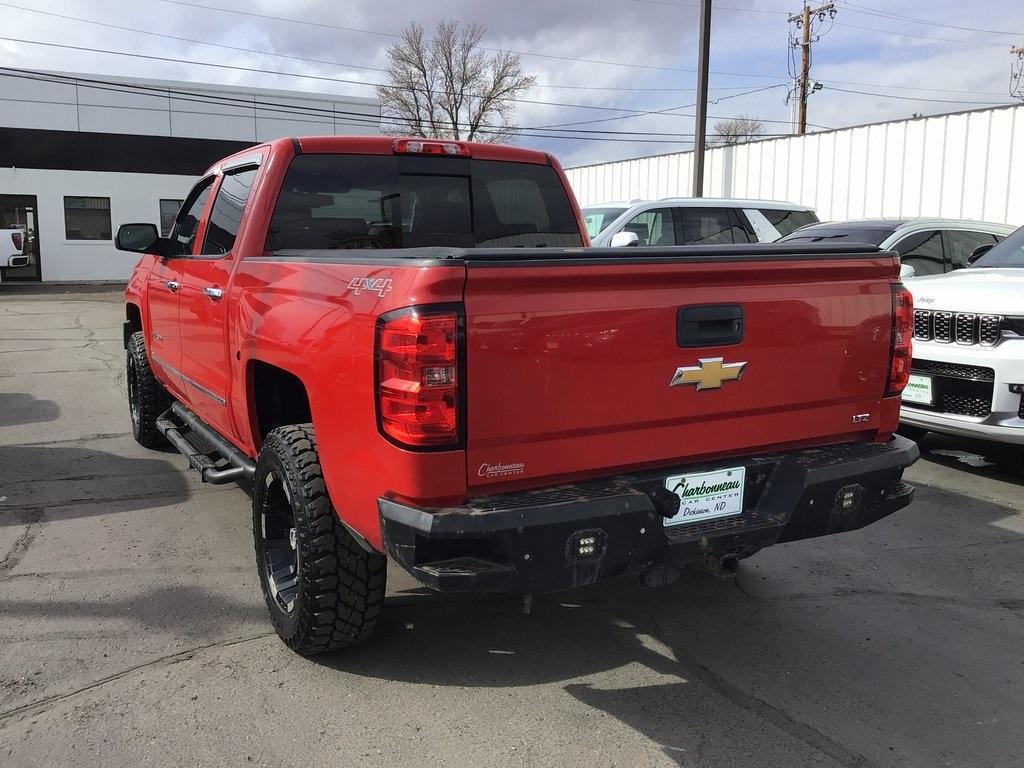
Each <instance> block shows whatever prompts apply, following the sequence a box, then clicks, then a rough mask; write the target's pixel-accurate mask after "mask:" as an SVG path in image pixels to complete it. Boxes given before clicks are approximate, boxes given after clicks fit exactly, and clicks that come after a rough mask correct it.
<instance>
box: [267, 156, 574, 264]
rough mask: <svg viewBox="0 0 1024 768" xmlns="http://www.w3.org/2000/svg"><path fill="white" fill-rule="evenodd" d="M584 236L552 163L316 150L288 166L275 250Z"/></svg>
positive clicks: (554, 240) (539, 243)
mask: <svg viewBox="0 0 1024 768" xmlns="http://www.w3.org/2000/svg"><path fill="white" fill-rule="evenodd" d="M582 245H583V238H582V236H581V234H580V229H579V225H578V223H577V220H576V217H575V214H574V213H573V209H572V205H571V203H570V201H569V198H568V196H567V194H566V192H565V189H564V188H563V186H562V183H561V180H560V179H559V177H558V174H557V173H556V172H555V170H554V168H552V167H551V166H549V165H539V164H532V163H516V162H505V161H498V160H474V159H471V158H457V157H415V156H401V155H397V156H391V155H334V154H307V155H299V156H298V157H296V158H294V159H293V160H292V163H291V166H290V167H289V169H288V172H287V174H286V175H285V180H284V184H283V185H282V187H281V192H280V196H279V197H278V201H277V206H276V207H275V209H274V214H273V216H272V218H271V222H270V228H269V230H268V232H267V241H266V250H267V251H268V252H271V253H273V252H276V251H282V250H294V249H310V250H320V249H349V248H369V249H375V248H415V247H423V246H452V247H460V248H474V247H492V248H504V247H529V248H538V247H558V248H565V247H579V246H582Z"/></svg>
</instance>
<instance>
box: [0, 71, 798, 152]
mask: <svg viewBox="0 0 1024 768" xmlns="http://www.w3.org/2000/svg"><path fill="white" fill-rule="evenodd" d="M0 73H3V75H4V76H7V77H13V78H19V79H24V80H34V81H38V82H60V83H67V84H69V85H70V84H74V85H79V86H80V87H84V88H86V89H88V90H99V91H111V92H114V93H130V94H137V95H140V94H141V95H149V96H152V95H160V96H168V95H173V96H174V98H175V99H177V100H178V101H188V102H195V103H199V104H211V105H224V106H229V107H233V108H238V107H249V108H259V109H260V110H262V111H264V112H272V113H284V114H290V115H294V114H296V113H298V114H300V115H302V116H303V118H302V119H303V120H308V121H310V122H318V123H323V124H330V123H331V122H332V121H331V120H318V119H316V118H318V117H324V116H331V117H332V118H335V119H337V117H338V116H339V115H340V116H342V121H343V122H346V124H349V125H374V126H379V125H380V124H381V123H384V124H389V125H397V126H403V125H405V121H403V120H401V119H399V118H388V117H377V116H374V115H367V114H365V113H360V112H349V111H345V110H338V109H333V108H328V107H316V106H307V105H291V104H282V103H280V102H273V101H265V100H261V99H257V98H255V97H253V98H251V99H248V98H239V97H234V96H228V95H224V94H203V93H196V92H194V91H183V90H179V89H175V88H171V87H169V86H146V85H141V84H136V83H119V82H116V81H110V80H98V79H95V78H86V77H79V76H71V75H61V74H51V73H47V72H37V71H32V70H19V69H14V68H10V67H0ZM82 83H85V85H84V86H82V85H81V84H82ZM0 100H3V101H12V102H26V103H38V104H62V105H66V106H76V105H78V106H103V105H92V104H81V102H72V101H55V100H44V99H0ZM118 108H119V109H120V108H124V109H132V110H141V111H156V112H163V111H166V108H164V107H141V106H124V107H120V106H119V107H118ZM181 111H183V112H184V111H185V110H181ZM186 113H187V114H201V115H210V116H216V117H223V116H224V113H223V112H200V111H194V112H186ZM310 118H312V119H310ZM459 125H460V127H465V126H468V124H467V123H460V124H459ZM483 127H484V128H488V129H495V130H496V129H499V128H501V126H497V125H490V124H486V123H485V124H484V125H483ZM516 130H517V131H520V132H521V131H538V130H543V128H529V127H525V128H518V129H516ZM566 132H568V133H573V134H591V133H597V134H602V135H612V136H626V137H629V136H645V137H674V138H680V139H684V143H685V142H686V141H690V139H689V138H684V137H690V136H693V134H692V133H688V132H678V133H668V132H655V131H604V130H579V131H561V133H566ZM525 135H526V136H527V137H529V136H531V135H532V134H525ZM762 135H764V136H783V135H786V134H762ZM557 138H565V139H570V138H572V139H575V138H581V137H580V136H576V135H573V136H559V137H557ZM582 138H586V137H582ZM595 138H597V137H595ZM623 140H624V141H629V140H630V139H628V138H627V139H623Z"/></svg>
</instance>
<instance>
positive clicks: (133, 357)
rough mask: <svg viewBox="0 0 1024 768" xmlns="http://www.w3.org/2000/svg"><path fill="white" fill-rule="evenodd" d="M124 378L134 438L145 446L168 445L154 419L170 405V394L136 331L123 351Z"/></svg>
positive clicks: (141, 334)
mask: <svg viewBox="0 0 1024 768" xmlns="http://www.w3.org/2000/svg"><path fill="white" fill-rule="evenodd" d="M126 358H127V361H126V376H125V378H126V381H127V384H128V412H129V413H130V414H131V417H132V434H133V435H134V436H135V441H136V442H137V443H138V444H139V445H142V446H145V447H146V448H159V447H161V446H163V445H166V444H167V441H166V440H165V439H164V436H163V435H162V434H160V431H159V430H158V429H157V428H156V420H157V419H158V418H159V417H160V416H161V414H163V412H164V411H166V410H167V409H168V408H170V407H171V402H172V401H171V396H170V395H169V394H168V393H167V390H166V389H164V386H163V384H161V383H160V382H159V381H157V380H156V377H154V376H153V370H152V369H151V368H150V367H149V358H147V357H146V337H145V335H144V334H143V333H142V331H136V332H135V333H133V334H132V335H131V336H130V337H128V349H127V353H126Z"/></svg>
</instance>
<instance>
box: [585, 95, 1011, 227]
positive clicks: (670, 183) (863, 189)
mask: <svg viewBox="0 0 1024 768" xmlns="http://www.w3.org/2000/svg"><path fill="white" fill-rule="evenodd" d="M692 163H693V155H692V153H690V152H683V153H678V154H671V155H660V156H656V157H645V158H640V159H638V160H624V161H621V162H616V163H604V164H601V165H588V166H582V167H579V168H570V169H568V171H567V173H568V176H569V181H570V182H571V183H572V186H573V189H574V190H575V191H576V195H577V196H578V197H579V200H580V204H581V205H591V204H594V203H602V202H610V201H615V200H632V199H634V198H644V199H647V198H659V197H670V196H687V195H689V193H690V175H691V173H692ZM704 194H705V195H706V196H707V197H748V198H755V199H761V200H786V201H790V202H795V203H800V204H803V205H809V206H811V207H813V208H815V209H816V210H817V211H818V216H819V217H820V218H821V219H823V220H829V219H831V220H842V219H856V218H862V217H877V216H942V217H945V218H953V219H981V220H985V221H994V222H1003V223H1007V224H1014V225H1019V224H1024V106H1017V107H1000V108H997V109H989V110H978V111H972V112H962V113H958V114H950V115H939V116H936V117H926V118H918V119H915V120H903V121H898V122H891V123H878V124H876V125H867V126H862V127H859V128H844V129H842V130H837V131H828V132H824V133H818V134H810V135H807V136H793V137H786V138H781V139H769V140H765V141H756V142H752V143H750V144H744V145H741V146H737V147H720V148H717V149H712V150H709V151H708V153H707V156H706V158H705V163H704Z"/></svg>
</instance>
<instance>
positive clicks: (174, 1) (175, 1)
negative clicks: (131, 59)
mask: <svg viewBox="0 0 1024 768" xmlns="http://www.w3.org/2000/svg"><path fill="white" fill-rule="evenodd" d="M159 2H161V3H169V4H171V5H181V6H186V7H189V8H200V9H202V10H204V11H217V12H219V13H233V14H237V15H240V16H251V17H255V18H258V19H269V20H271V21H281V22H285V23H288V24H300V25H304V26H310V27H319V28H321V29H336V30H339V31H342V32H357V33H360V34H366V35H377V36H379V37H390V38H397V37H401V35H399V34H398V33H396V32H381V31H379V30H374V29H361V28H358V27H344V26H340V25H338V24H328V23H327V22H323V21H308V20H306V19H293V18H291V17H289V16H274V15H272V14H269V13H256V12H255V11H246V10H241V9H238V8H221V7H218V6H214V5H203V4H202V3H194V2H190V0H159ZM481 47H482V48H483V50H485V51H490V52H492V53H503V52H508V53H514V54H516V55H517V56H532V57H535V58H541V59H554V60H556V61H575V62H580V63H582V64H602V65H607V66H610V67H627V68H630V69H654V70H659V71H662V72H696V71H697V70H696V69H691V68H687V67H664V66H657V65H654V64H637V63H635V62H628V61H608V60H606V59H589V58H581V57H578V56H563V55H560V54H554V53H539V52H537V51H517V50H514V49H509V48H488V47H486V46H481ZM711 74H713V75H721V76H726V77H758V78H768V79H772V80H778V79H780V77H781V76H780V75H768V74H765V73H764V72H712V73H711Z"/></svg>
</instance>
